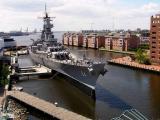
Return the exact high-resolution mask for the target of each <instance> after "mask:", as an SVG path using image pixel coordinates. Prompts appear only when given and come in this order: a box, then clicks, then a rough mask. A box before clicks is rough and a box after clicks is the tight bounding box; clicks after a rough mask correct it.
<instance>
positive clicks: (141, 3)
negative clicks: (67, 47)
mask: <svg viewBox="0 0 160 120" xmlns="http://www.w3.org/2000/svg"><path fill="white" fill-rule="evenodd" d="M45 3H47V6H48V11H49V14H50V15H51V16H56V19H55V20H54V23H55V28H54V29H55V30H82V29H91V23H94V24H93V28H94V29H99V30H100V29H136V28H144V29H149V26H150V16H151V15H153V14H157V13H160V0H0V10H1V14H0V17H1V19H0V23H1V26H0V31H2V30H3V31H10V30H19V29H20V28H21V27H22V29H26V28H27V27H28V28H29V30H33V29H34V28H37V29H40V28H41V27H42V21H41V20H38V19H37V17H38V16H42V15H43V13H44V11H43V10H44V4H45Z"/></svg>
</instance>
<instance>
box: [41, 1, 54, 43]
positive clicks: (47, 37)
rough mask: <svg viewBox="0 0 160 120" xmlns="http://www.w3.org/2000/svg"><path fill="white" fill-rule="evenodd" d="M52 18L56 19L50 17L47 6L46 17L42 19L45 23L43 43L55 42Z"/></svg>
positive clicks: (42, 36)
mask: <svg viewBox="0 0 160 120" xmlns="http://www.w3.org/2000/svg"><path fill="white" fill-rule="evenodd" d="M51 18H55V17H49V16H48V12H47V6H46V4H45V16H44V17H43V18H42V19H43V22H44V24H43V30H42V35H41V39H42V41H53V40H55V39H54V35H53V32H52V28H53V24H52V23H51V21H52V20H51Z"/></svg>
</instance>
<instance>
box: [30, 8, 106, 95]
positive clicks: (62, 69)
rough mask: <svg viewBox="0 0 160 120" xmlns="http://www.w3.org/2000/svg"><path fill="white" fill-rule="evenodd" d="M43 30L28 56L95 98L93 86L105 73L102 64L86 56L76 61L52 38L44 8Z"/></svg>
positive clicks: (51, 25) (73, 56)
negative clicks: (66, 78)
mask: <svg viewBox="0 0 160 120" xmlns="http://www.w3.org/2000/svg"><path fill="white" fill-rule="evenodd" d="M43 22H44V25H43V30H42V33H41V38H40V39H39V40H37V41H34V42H33V45H32V46H31V50H30V55H31V58H32V59H33V60H34V62H36V63H38V64H41V65H44V66H46V67H48V68H50V69H52V70H54V71H56V72H58V73H61V74H63V75H65V76H67V77H69V78H70V79H72V83H74V84H75V85H76V87H78V88H79V89H80V90H82V91H84V92H86V93H87V94H88V95H90V96H92V97H95V93H94V92H95V85H96V81H97V79H98V77H99V75H100V74H104V73H105V69H104V65H105V63H102V62H95V61H93V60H91V59H87V58H86V56H83V58H81V59H78V58H77V57H76V56H75V55H73V54H72V53H71V52H70V51H68V50H67V49H66V48H64V46H63V45H62V44H61V43H58V42H57V39H55V38H54V35H53V32H52V30H51V29H52V28H53V24H51V17H49V16H48V13H47V12H46V7H45V16H44V17H43Z"/></svg>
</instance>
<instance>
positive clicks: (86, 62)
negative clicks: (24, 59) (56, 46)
mask: <svg viewBox="0 0 160 120" xmlns="http://www.w3.org/2000/svg"><path fill="white" fill-rule="evenodd" d="M36 55H37V56H38V57H40V58H41V57H44V59H50V60H52V61H54V62H59V63H63V64H70V65H76V66H88V67H89V66H91V65H92V64H101V63H103V62H102V61H104V59H103V60H102V59H101V60H97V59H95V60H91V59H89V60H88V59H87V60H83V59H81V60H58V59H54V58H52V57H48V56H47V54H45V53H44V54H36Z"/></svg>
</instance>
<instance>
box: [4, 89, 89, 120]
mask: <svg viewBox="0 0 160 120" xmlns="http://www.w3.org/2000/svg"><path fill="white" fill-rule="evenodd" d="M7 96H10V97H12V98H14V99H17V100H19V101H20V102H23V103H25V104H27V105H29V106H31V107H34V108H35V109H38V110H40V111H42V112H44V113H46V114H48V115H50V116H53V118H57V119H60V120H90V119H89V118H86V117H84V116H82V115H79V114H77V113H74V112H71V111H69V110H67V109H64V108H61V107H57V106H56V105H54V104H53V103H49V102H47V101H45V100H42V99H40V98H37V97H35V96H32V95H30V94H28V93H25V92H19V91H10V92H7Z"/></svg>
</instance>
